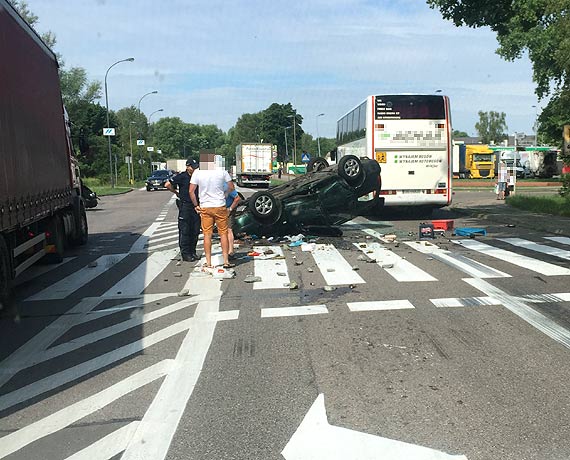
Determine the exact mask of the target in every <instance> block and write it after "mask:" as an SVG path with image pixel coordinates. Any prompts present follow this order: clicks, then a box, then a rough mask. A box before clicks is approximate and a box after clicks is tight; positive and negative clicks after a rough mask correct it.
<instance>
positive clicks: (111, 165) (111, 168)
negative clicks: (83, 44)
mask: <svg viewBox="0 0 570 460" xmlns="http://www.w3.org/2000/svg"><path fill="white" fill-rule="evenodd" d="M134 60H135V58H127V59H121V60H120V61H117V62H115V63H114V64H113V65H112V66H111V67H109V68H108V69H107V72H105V107H106V109H107V128H109V95H108V92H107V75H108V74H109V70H111V69H112V68H113V67H115V66H116V65H117V64H120V63H121V62H133V61H134ZM107 138H108V141H109V167H110V172H111V187H112V188H115V181H114V180H113V156H112V155H111V136H107Z"/></svg>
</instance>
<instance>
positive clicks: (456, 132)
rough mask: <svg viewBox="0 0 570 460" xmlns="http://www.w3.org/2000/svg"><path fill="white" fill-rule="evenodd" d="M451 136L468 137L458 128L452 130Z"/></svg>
mask: <svg viewBox="0 0 570 460" xmlns="http://www.w3.org/2000/svg"><path fill="white" fill-rule="evenodd" d="M453 137H469V134H467V133H466V132H465V131H459V130H458V129H454V130H453Z"/></svg>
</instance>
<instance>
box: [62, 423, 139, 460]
mask: <svg viewBox="0 0 570 460" xmlns="http://www.w3.org/2000/svg"><path fill="white" fill-rule="evenodd" d="M138 426H139V422H131V423H129V424H128V425H125V426H124V427H122V428H119V429H118V430H116V431H113V432H112V433H109V434H108V435H107V436H105V437H104V438H102V439H99V441H97V442H94V443H93V444H91V445H90V446H88V447H86V448H85V449H82V450H80V451H79V452H77V453H75V454H73V455H72V456H70V457H67V458H66V459H65V460H109V459H110V458H113V457H114V456H115V455H118V454H120V453H121V452H122V451H124V450H125V449H126V448H127V444H128V443H129V441H130V440H131V438H132V437H133V435H134V434H135V431H136V429H137V427H138Z"/></svg>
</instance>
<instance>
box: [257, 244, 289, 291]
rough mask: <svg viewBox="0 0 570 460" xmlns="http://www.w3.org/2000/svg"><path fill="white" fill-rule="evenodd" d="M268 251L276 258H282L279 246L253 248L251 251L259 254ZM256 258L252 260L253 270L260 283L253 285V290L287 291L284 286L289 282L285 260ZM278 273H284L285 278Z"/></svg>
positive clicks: (281, 250)
mask: <svg viewBox="0 0 570 460" xmlns="http://www.w3.org/2000/svg"><path fill="white" fill-rule="evenodd" d="M268 249H270V250H272V251H273V252H274V253H275V254H276V257H283V249H281V246H254V247H253V250H254V251H256V252H259V253H260V254H263V253H264V251H267V250H268ZM258 257H263V256H258ZM258 257H254V258H253V270H254V274H255V276H259V277H260V278H261V281H259V282H257V283H253V289H288V288H287V287H286V286H285V284H287V283H289V282H290V280H289V271H288V269H287V263H286V262H285V259H262V258H258ZM278 273H285V276H280V275H278Z"/></svg>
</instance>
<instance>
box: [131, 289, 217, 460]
mask: <svg viewBox="0 0 570 460" xmlns="http://www.w3.org/2000/svg"><path fill="white" fill-rule="evenodd" d="M199 284H200V285H199V286H198V285H197V283H196V280H195V279H192V278H188V281H187V282H186V285H185V288H186V289H189V290H191V291H194V292H195V291H196V290H198V289H199V290H200V291H201V292H203V293H207V295H208V297H209V298H208V299H205V300H200V302H199V303H198V307H197V308H196V313H195V314H194V318H193V323H192V325H191V327H190V329H189V331H188V333H187V334H186V337H185V338H184V341H183V342H182V345H181V346H180V349H179V350H178V353H177V355H176V359H175V362H176V366H175V367H174V369H173V370H172V371H171V372H169V374H168V376H167V377H166V379H164V382H163V384H162V385H161V387H160V390H158V393H157V395H156V397H155V398H154V400H153V401H152V403H151V405H150V407H149V409H148V410H147V411H146V413H145V415H144V417H143V419H142V421H141V423H140V425H139V428H138V429H137V432H136V433H135V435H134V436H133V439H132V441H131V442H130V443H129V446H128V447H127V449H126V450H125V452H124V454H123V456H122V457H121V460H140V459H146V458H148V459H152V460H164V459H165V458H166V455H167V453H168V449H169V448H170V443H171V442H172V438H173V437H174V434H175V433H176V429H177V427H178V424H179V423H180V419H181V418H182V415H183V413H184V411H185V410H186V405H187V404H188V401H189V399H190V397H191V396H192V392H193V391H194V387H195V385H196V382H197V381H198V378H199V377H200V373H201V371H202V367H203V365H204V361H205V359H206V355H207V353H208V350H209V348H210V344H211V343H212V339H213V338H214V331H215V329H216V321H215V320H214V321H212V320H211V315H212V314H215V313H218V312H219V309H220V299H221V296H222V291H221V284H220V282H219V281H218V280H214V279H201V280H200V281H199Z"/></svg>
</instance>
